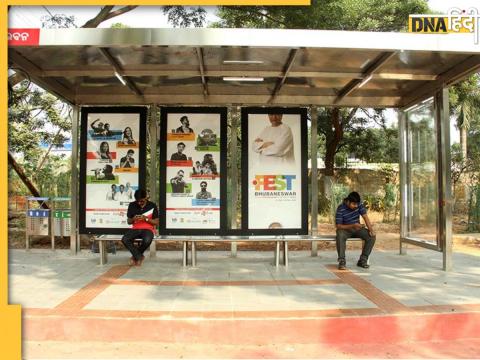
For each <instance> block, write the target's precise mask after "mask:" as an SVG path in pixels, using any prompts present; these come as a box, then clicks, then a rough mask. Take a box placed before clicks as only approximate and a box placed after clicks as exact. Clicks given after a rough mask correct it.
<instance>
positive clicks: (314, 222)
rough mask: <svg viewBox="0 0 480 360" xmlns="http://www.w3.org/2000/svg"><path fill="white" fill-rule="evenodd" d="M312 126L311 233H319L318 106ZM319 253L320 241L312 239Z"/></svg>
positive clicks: (314, 253)
mask: <svg viewBox="0 0 480 360" xmlns="http://www.w3.org/2000/svg"><path fill="white" fill-rule="evenodd" d="M310 117H311V121H312V122H311V127H310V132H311V134H310V136H311V142H310V153H311V157H310V159H311V169H310V171H311V173H310V176H311V181H312V182H311V209H312V210H311V211H312V212H311V217H310V229H311V230H310V234H311V235H312V236H316V235H318V164H317V158H318V154H317V152H318V133H317V128H318V112H317V107H316V106H311V107H310ZM317 255H318V243H317V242H316V241H312V256H317Z"/></svg>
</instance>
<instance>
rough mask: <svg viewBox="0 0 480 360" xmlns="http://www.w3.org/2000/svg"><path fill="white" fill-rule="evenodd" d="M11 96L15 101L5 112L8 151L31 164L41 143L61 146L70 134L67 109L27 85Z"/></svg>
mask: <svg viewBox="0 0 480 360" xmlns="http://www.w3.org/2000/svg"><path fill="white" fill-rule="evenodd" d="M14 94H15V95H14V96H15V100H14V101H13V102H12V104H11V106H10V107H9V109H8V123H9V127H8V147H9V150H10V151H12V152H13V153H17V154H19V155H22V156H23V157H24V159H25V160H27V161H33V160H38V159H39V158H40V156H41V154H42V153H43V150H42V149H41V148H40V147H39V144H40V143H41V142H44V143H45V144H47V145H50V144H53V145H55V146H62V145H63V143H64V142H65V141H66V140H67V139H68V133H69V132H70V131H71V122H70V120H69V119H68V110H69V108H68V107H67V106H66V105H65V104H63V103H61V102H59V101H58V100H57V98H55V97H54V96H53V95H51V94H49V93H46V92H45V91H43V90H42V89H40V88H38V87H36V86H32V85H29V84H28V82H27V81H24V82H22V84H21V85H20V86H19V87H18V88H16V89H15V93H14Z"/></svg>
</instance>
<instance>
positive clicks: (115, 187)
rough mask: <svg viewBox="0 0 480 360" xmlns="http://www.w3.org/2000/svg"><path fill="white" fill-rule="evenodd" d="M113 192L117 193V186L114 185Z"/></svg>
mask: <svg viewBox="0 0 480 360" xmlns="http://www.w3.org/2000/svg"><path fill="white" fill-rule="evenodd" d="M112 191H113V192H116V191H117V185H115V184H112Z"/></svg>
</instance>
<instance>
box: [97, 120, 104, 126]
mask: <svg viewBox="0 0 480 360" xmlns="http://www.w3.org/2000/svg"><path fill="white" fill-rule="evenodd" d="M97 120H100V119H97ZM97 126H98V127H99V128H103V123H102V122H101V121H99V122H98V123H97Z"/></svg>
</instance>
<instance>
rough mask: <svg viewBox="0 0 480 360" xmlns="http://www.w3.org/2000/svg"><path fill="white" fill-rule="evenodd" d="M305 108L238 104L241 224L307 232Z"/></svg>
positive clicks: (253, 229)
mask: <svg viewBox="0 0 480 360" xmlns="http://www.w3.org/2000/svg"><path fill="white" fill-rule="evenodd" d="M306 152H307V112H306V109H291V108H243V109H242V169H243V171H242V194H244V195H243V196H242V229H243V230H246V232H247V233H248V234H252V235H262V234H275V233H278V234H307V233H308V230H307V153H306Z"/></svg>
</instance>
